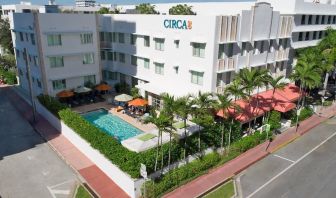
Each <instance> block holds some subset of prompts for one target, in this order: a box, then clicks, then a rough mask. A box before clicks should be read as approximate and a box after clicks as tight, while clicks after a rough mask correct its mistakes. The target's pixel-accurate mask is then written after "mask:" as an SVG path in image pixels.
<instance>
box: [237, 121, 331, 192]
mask: <svg viewBox="0 0 336 198" xmlns="http://www.w3.org/2000/svg"><path fill="white" fill-rule="evenodd" d="M335 169H336V119H335V118H333V119H330V120H328V121H326V122H325V123H323V124H321V125H319V126H318V127H316V128H314V129H312V131H310V132H309V133H307V134H305V135H304V136H302V137H301V138H299V139H297V140H296V141H294V142H293V143H291V144H289V145H287V146H286V147H284V148H282V149H280V150H279V151H277V152H275V153H273V154H271V155H269V156H267V157H266V158H265V159H263V160H261V161H259V162H257V163H256V164H254V165H253V166H251V167H249V168H248V169H247V170H245V171H244V172H242V173H241V175H240V176H239V177H238V179H237V181H238V182H236V183H238V188H239V191H240V194H242V197H247V198H270V197H271V198H301V197H302V198H317V197H318V198H333V197H336V171H335Z"/></svg>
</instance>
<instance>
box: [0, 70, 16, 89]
mask: <svg viewBox="0 0 336 198" xmlns="http://www.w3.org/2000/svg"><path fill="white" fill-rule="evenodd" d="M0 76H3V77H4V80H5V83H7V84H9V85H13V84H16V83H17V82H16V74H15V72H14V71H11V70H8V71H6V70H4V69H3V68H0Z"/></svg>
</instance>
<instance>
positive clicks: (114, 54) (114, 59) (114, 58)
mask: <svg viewBox="0 0 336 198" xmlns="http://www.w3.org/2000/svg"><path fill="white" fill-rule="evenodd" d="M117 55H118V53H117V52H113V61H117Z"/></svg>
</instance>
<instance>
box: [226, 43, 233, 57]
mask: <svg viewBox="0 0 336 198" xmlns="http://www.w3.org/2000/svg"><path fill="white" fill-rule="evenodd" d="M227 46H228V52H227V56H228V57H229V58H232V56H233V43H229V44H228V45H227Z"/></svg>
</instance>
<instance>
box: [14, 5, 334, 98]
mask: <svg viewBox="0 0 336 198" xmlns="http://www.w3.org/2000/svg"><path fill="white" fill-rule="evenodd" d="M265 1H266V2H265ZM174 5H175V4H174ZM189 5H192V6H193V10H194V11H195V12H196V13H197V15H195V16H176V15H164V14H161V15H136V14H116V15H111V14H109V15H94V14H85V15H83V14H38V13H29V14H13V18H12V20H11V21H12V24H11V26H12V30H13V40H14V48H15V51H16V52H15V53H16V57H17V66H18V71H19V72H18V74H19V78H20V85H21V86H22V87H23V88H24V89H28V83H27V75H26V73H27V72H26V68H27V67H26V64H25V61H24V59H23V52H24V51H25V50H28V54H29V57H31V58H29V61H30V64H29V65H30V67H31V70H32V77H33V86H34V92H35V94H36V95H38V94H40V93H44V94H50V95H55V94H56V93H57V92H59V91H61V90H64V89H72V88H75V87H77V86H83V85H85V83H87V82H89V81H90V82H93V83H97V84H98V83H100V82H101V81H106V82H108V83H109V84H111V85H114V84H116V83H118V82H126V83H128V84H129V85H130V86H137V87H138V88H139V89H140V91H141V93H142V95H143V96H145V97H146V98H148V99H149V103H150V104H157V103H158V102H159V100H157V99H158V95H160V94H162V93H165V92H166V93H169V94H172V95H175V96H183V95H186V94H196V93H197V92H198V91H202V92H214V93H216V92H222V91H223V90H224V89H225V86H226V85H228V84H229V83H230V82H231V81H232V80H233V78H234V75H235V73H236V72H238V71H239V70H240V69H242V68H245V67H248V68H251V69H257V68H268V69H270V70H271V71H272V73H273V74H274V75H285V76H288V75H289V73H290V72H291V68H292V64H291V63H292V62H293V54H294V53H293V52H294V50H293V49H296V48H302V47H308V46H313V45H316V43H317V42H318V41H319V40H320V39H321V38H322V37H323V36H324V31H325V29H326V27H328V26H335V22H336V21H335V20H336V18H335V17H336V5H335V0H331V1H330V0H329V1H327V0H325V1H323V0H321V1H320V3H314V2H313V0H264V1H263V2H254V1H252V2H235V3H233V2H222V3H192V4H189ZM161 6H162V8H161V9H162V10H160V6H158V7H157V8H158V9H159V11H160V13H167V7H169V6H167V5H161ZM164 9H166V10H164ZM307 35H308V36H307Z"/></svg>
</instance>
